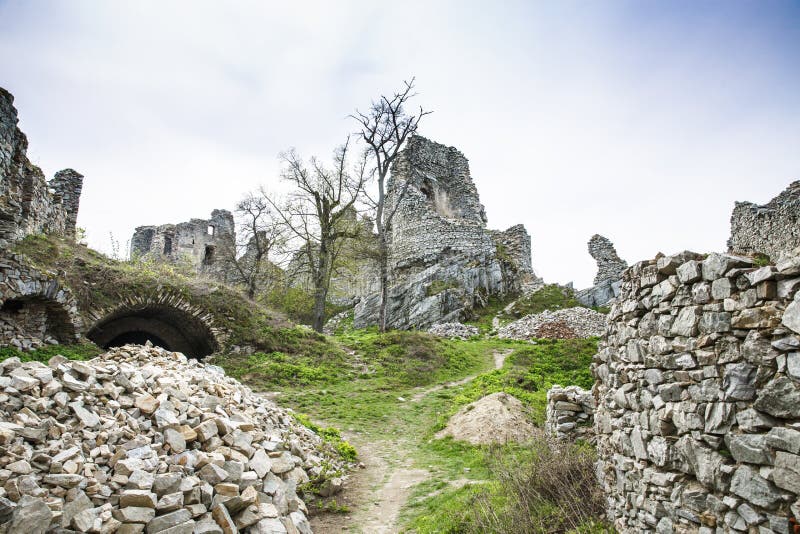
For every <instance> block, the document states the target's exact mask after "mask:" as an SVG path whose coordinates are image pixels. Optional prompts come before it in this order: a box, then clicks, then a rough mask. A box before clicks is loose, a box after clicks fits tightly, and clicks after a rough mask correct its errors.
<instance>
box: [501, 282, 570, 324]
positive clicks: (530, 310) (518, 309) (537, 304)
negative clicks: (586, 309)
mask: <svg viewBox="0 0 800 534" xmlns="http://www.w3.org/2000/svg"><path fill="white" fill-rule="evenodd" d="M576 306H581V303H580V302H578V301H577V300H575V292H574V291H572V290H571V289H568V288H565V287H562V286H559V285H557V284H549V285H546V286H544V287H543V288H541V289H539V290H538V291H536V292H535V293H531V294H530V295H526V296H524V297H522V298H520V299H518V300H517V301H516V302H515V303H514V305H513V306H511V308H510V309H509V313H508V316H509V317H513V318H516V319H518V318H520V317H524V316H526V315H531V314H534V313H542V312H543V311H545V310H550V311H553V310H561V309H564V308H574V307H576Z"/></svg>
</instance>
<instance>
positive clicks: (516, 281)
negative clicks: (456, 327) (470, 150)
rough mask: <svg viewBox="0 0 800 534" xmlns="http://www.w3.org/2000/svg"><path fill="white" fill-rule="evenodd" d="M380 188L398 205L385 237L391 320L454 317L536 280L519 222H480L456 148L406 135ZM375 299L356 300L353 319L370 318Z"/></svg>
mask: <svg viewBox="0 0 800 534" xmlns="http://www.w3.org/2000/svg"><path fill="white" fill-rule="evenodd" d="M387 189H388V205H389V207H388V211H390V212H391V211H392V210H393V209H394V207H395V206H397V211H396V214H395V216H394V219H393V220H392V224H391V239H390V244H389V256H390V257H389V269H390V288H389V298H388V305H387V324H388V325H389V326H390V327H393V328H411V327H418V328H425V327H428V326H430V325H432V324H436V323H446V322H455V321H459V320H461V319H463V318H464V316H465V315H466V314H467V313H468V312H469V310H470V309H471V308H473V307H475V306H478V305H482V304H484V303H485V301H486V299H487V298H488V297H489V296H491V295H503V294H506V293H510V292H517V291H520V290H521V289H522V288H523V285H524V284H526V283H531V282H532V281H534V280H535V279H536V277H535V275H534V273H533V269H532V268H531V260H530V236H528V234H527V232H526V231H525V229H524V227H522V226H515V227H512V228H510V229H509V230H507V231H505V232H492V231H490V230H487V229H486V220H487V219H486V213H485V211H484V208H483V206H482V205H481V203H480V199H479V198H478V191H477V189H476V188H475V184H474V182H473V181H472V177H471V175H470V170H469V162H468V161H467V158H466V157H464V155H463V154H462V153H461V152H459V151H458V150H457V149H455V148H453V147H447V146H445V145H441V144H439V143H435V142H433V141H430V140H428V139H425V138H424V137H421V136H418V135H417V136H414V137H412V138H411V139H410V140H409V141H408V144H407V146H406V148H405V149H404V150H403V151H402V152H401V153H400V155H399V156H398V158H397V159H396V160H395V162H394V165H393V167H392V175H391V180H390V181H389V183H388V185H387ZM402 192H405V193H404V194H401V193H402ZM401 197H402V198H401ZM379 302H380V299H379V296H378V295H377V294H374V295H370V296H369V297H367V298H364V299H362V300H361V301H360V302H359V304H358V305H357V306H356V310H355V325H356V326H364V325H367V324H374V323H375V322H376V321H377V318H378V305H379Z"/></svg>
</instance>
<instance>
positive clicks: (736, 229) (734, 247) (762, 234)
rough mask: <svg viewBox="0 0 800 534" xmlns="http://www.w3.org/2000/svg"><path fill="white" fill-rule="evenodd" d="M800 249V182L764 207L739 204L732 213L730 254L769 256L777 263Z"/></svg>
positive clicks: (794, 183)
mask: <svg viewBox="0 0 800 534" xmlns="http://www.w3.org/2000/svg"><path fill="white" fill-rule="evenodd" d="M797 247H800V180H798V181H795V182H793V183H791V184H790V185H789V187H787V188H786V189H785V190H784V191H783V192H782V193H781V194H780V195H778V196H777V197H775V198H773V199H772V200H770V201H769V202H768V203H766V204H765V205H763V206H759V205H758V204H753V203H752V202H737V203H736V204H735V206H734V208H733V213H732V214H731V236H730V238H729V239H728V251H729V252H731V253H733V254H759V253H760V254H766V255H767V256H770V257H771V258H772V259H773V260H777V259H778V258H779V257H780V255H781V254H785V253H789V252H791V251H792V250H794V249H796V248H797Z"/></svg>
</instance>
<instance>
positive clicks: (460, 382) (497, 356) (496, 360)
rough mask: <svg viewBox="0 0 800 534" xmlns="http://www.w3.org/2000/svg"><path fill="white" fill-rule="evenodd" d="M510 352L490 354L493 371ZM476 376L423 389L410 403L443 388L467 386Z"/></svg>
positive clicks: (501, 351) (498, 367)
mask: <svg viewBox="0 0 800 534" xmlns="http://www.w3.org/2000/svg"><path fill="white" fill-rule="evenodd" d="M511 352H512V350H511V349H507V350H496V351H494V353H492V358H493V359H494V368H495V369H500V368H501V367H503V363H505V361H506V358H507V357H508V355H509V354H511ZM477 376H478V375H471V376H468V377H466V378H462V379H461V380H456V381H454V382H446V383H444V384H438V385H436V386H433V387H429V388H427V389H423V390H422V391H419V392H418V393H415V394H414V395H413V396H412V397H411V399H410V401H411V402H419V401H421V400H422V399H424V398H425V397H427V396H428V395H430V394H431V393H434V392H436V391H440V390H442V389H444V388H452V387H456V386H463V385H464V384H467V383H469V382H472V381H473V380H475V378H476V377H477Z"/></svg>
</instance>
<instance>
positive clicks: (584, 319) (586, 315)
mask: <svg viewBox="0 0 800 534" xmlns="http://www.w3.org/2000/svg"><path fill="white" fill-rule="evenodd" d="M605 329H606V316H605V315H603V314H602V313H598V312H596V311H594V310H590V309H588V308H581V307H576V308H566V309H563V310H556V311H549V310H545V311H543V312H542V313H537V314H533V315H526V316H525V317H523V318H522V319H519V320H517V321H514V322H512V323H509V324H507V325H506V326H504V327H502V328H500V329H499V330H498V332H497V335H498V337H501V338H506V339H521V340H530V339H536V338H540V339H541V338H549V339H572V338H588V337H595V336H601V335H603V333H604V332H605Z"/></svg>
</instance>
